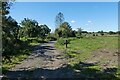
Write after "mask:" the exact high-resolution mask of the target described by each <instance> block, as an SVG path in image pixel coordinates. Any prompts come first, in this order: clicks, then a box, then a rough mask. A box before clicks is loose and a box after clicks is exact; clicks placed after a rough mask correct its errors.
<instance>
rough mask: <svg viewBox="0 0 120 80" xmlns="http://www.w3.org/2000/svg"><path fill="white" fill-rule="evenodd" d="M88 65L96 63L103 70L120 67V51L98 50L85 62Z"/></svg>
mask: <svg viewBox="0 0 120 80" xmlns="http://www.w3.org/2000/svg"><path fill="white" fill-rule="evenodd" d="M85 62H87V63H96V64H97V65H99V66H100V67H101V69H106V68H113V67H117V66H118V49H107V48H104V49H98V50H96V51H93V53H92V55H91V56H90V57H89V58H88V59H86V60H85Z"/></svg>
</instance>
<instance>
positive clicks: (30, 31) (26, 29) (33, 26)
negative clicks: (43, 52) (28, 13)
mask: <svg viewBox="0 0 120 80" xmlns="http://www.w3.org/2000/svg"><path fill="white" fill-rule="evenodd" d="M20 24H21V26H22V27H23V28H22V29H23V30H21V31H23V34H24V36H26V37H36V36H37V28H38V22H37V21H36V20H32V19H28V18H24V20H22V21H21V23H20Z"/></svg>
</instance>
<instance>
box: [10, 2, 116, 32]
mask: <svg viewBox="0 0 120 80" xmlns="http://www.w3.org/2000/svg"><path fill="white" fill-rule="evenodd" d="M59 12H62V13H63V14H64V17H65V21H67V22H69V24H70V25H71V26H72V28H73V29H77V28H80V27H81V28H82V29H83V30H87V31H99V30H103V31H111V30H112V31H117V30H118V3H117V2H15V3H14V4H13V5H12V7H11V9H10V15H11V16H12V17H13V18H14V19H15V20H16V21H17V22H18V23H20V22H21V20H23V19H24V18H30V19H35V20H37V21H38V22H39V23H40V24H46V25H48V26H49V27H50V28H51V29H52V31H54V29H55V28H56V27H55V16H56V15H57V14H58V13H59Z"/></svg>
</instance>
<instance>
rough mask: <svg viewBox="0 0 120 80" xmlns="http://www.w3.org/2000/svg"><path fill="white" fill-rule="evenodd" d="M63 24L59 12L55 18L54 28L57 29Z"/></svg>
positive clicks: (62, 17)
mask: <svg viewBox="0 0 120 80" xmlns="http://www.w3.org/2000/svg"><path fill="white" fill-rule="evenodd" d="M63 22H64V15H63V13H61V12H59V13H58V15H57V16H56V18H55V26H56V27H57V28H58V27H60V25H61V24H62V23H63Z"/></svg>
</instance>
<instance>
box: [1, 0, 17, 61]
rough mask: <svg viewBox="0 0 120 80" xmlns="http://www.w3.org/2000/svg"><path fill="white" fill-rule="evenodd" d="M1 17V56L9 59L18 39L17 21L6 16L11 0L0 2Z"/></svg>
mask: <svg viewBox="0 0 120 80" xmlns="http://www.w3.org/2000/svg"><path fill="white" fill-rule="evenodd" d="M0 3H1V4H2V5H0V8H1V11H0V12H1V15H0V16H1V17H2V25H1V26H2V45H3V48H2V56H3V58H6V59H8V60H9V61H10V55H12V54H13V53H14V51H15V49H14V47H15V46H14V45H15V44H16V43H17V40H18V31H19V26H18V23H17V22H16V21H15V20H14V19H13V18H12V17H11V16H8V14H9V9H10V6H11V4H12V2H9V0H8V1H7V2H1V1H0Z"/></svg>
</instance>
